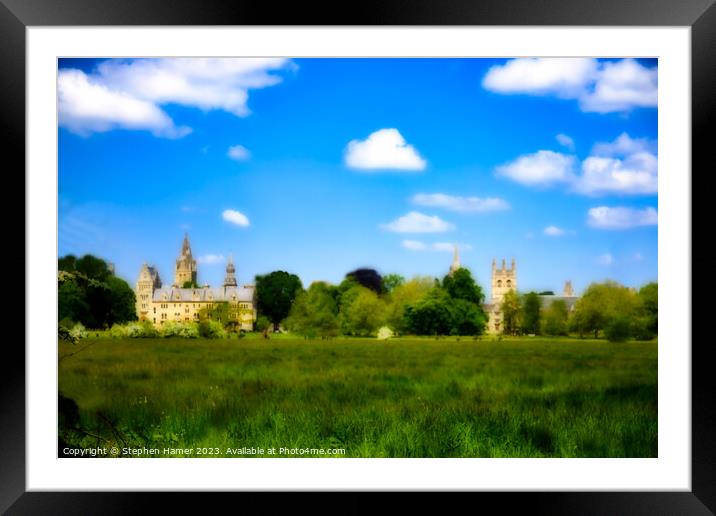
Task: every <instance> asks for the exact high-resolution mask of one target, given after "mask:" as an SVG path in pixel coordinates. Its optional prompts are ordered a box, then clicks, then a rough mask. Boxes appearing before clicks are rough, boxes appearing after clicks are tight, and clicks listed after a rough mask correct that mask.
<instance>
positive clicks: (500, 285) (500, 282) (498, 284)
mask: <svg viewBox="0 0 716 516" xmlns="http://www.w3.org/2000/svg"><path fill="white" fill-rule="evenodd" d="M497 286H498V287H502V280H501V279H498V280H497Z"/></svg>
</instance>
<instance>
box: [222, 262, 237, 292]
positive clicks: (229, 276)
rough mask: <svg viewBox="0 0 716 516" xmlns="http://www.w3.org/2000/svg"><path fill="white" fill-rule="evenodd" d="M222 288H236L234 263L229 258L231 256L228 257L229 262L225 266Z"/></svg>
mask: <svg viewBox="0 0 716 516" xmlns="http://www.w3.org/2000/svg"><path fill="white" fill-rule="evenodd" d="M224 286H225V287H235V286H236V268H235V267H234V261H233V259H232V258H231V255H229V261H228V263H227V264H226V278H224Z"/></svg>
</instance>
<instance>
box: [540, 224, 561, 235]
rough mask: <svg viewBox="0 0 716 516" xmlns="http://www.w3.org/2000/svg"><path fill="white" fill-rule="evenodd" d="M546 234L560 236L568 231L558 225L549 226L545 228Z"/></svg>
mask: <svg viewBox="0 0 716 516" xmlns="http://www.w3.org/2000/svg"><path fill="white" fill-rule="evenodd" d="M543 232H544V234H545V235H547V236H551V237H560V236H564V235H565V234H566V231H565V230H564V229H562V228H558V227H557V226H547V227H546V228H544V231H543Z"/></svg>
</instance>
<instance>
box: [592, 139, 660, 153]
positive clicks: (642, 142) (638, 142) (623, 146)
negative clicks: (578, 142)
mask: <svg viewBox="0 0 716 516" xmlns="http://www.w3.org/2000/svg"><path fill="white" fill-rule="evenodd" d="M639 152H649V153H652V154H656V142H655V141H651V140H649V139H648V138H632V137H631V136H629V135H628V134H627V133H622V134H620V135H619V136H617V137H616V139H615V140H614V141H613V142H599V143H596V144H594V146H593V147H592V154H593V155H597V156H628V155H630V154H637V153H639Z"/></svg>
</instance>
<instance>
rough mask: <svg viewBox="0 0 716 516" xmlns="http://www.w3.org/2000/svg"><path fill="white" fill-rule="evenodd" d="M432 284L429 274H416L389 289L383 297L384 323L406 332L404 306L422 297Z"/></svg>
mask: <svg viewBox="0 0 716 516" xmlns="http://www.w3.org/2000/svg"><path fill="white" fill-rule="evenodd" d="M434 286H435V283H434V279H433V278H431V277H430V276H416V277H414V278H412V279H410V280H409V281H406V282H405V283H403V284H401V285H398V286H397V287H395V288H394V289H393V290H391V291H390V293H388V294H387V296H386V298H385V299H386V303H387V306H386V324H388V325H389V326H390V327H391V328H393V330H394V331H396V332H398V333H404V332H406V331H407V330H408V325H407V321H406V319H405V309H406V307H407V306H408V305H411V304H415V303H417V302H418V301H420V300H421V299H423V298H424V297H425V296H426V295H427V294H428V292H430V291H431V290H432V289H433V288H434Z"/></svg>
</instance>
